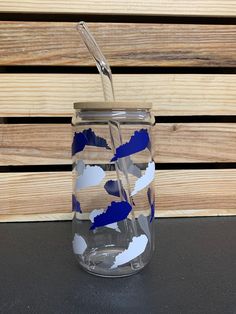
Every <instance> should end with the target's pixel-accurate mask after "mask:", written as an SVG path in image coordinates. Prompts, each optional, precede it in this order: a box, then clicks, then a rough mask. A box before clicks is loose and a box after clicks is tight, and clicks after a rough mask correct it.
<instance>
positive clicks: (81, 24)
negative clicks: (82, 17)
mask: <svg viewBox="0 0 236 314" xmlns="http://www.w3.org/2000/svg"><path fill="white" fill-rule="evenodd" d="M84 26H85V22H84V21H79V22H78V24H77V25H76V28H77V30H80V29H81V28H82V27H84Z"/></svg>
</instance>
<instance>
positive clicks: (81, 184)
mask: <svg viewBox="0 0 236 314" xmlns="http://www.w3.org/2000/svg"><path fill="white" fill-rule="evenodd" d="M105 176H106V173H105V171H104V170H103V169H102V168H101V167H99V166H89V165H88V166H86V167H85V169H84V172H83V173H82V175H81V176H79V177H78V178H77V179H76V190H77V191H79V190H81V189H84V188H87V187H89V186H95V185H98V184H100V183H101V181H102V180H103V179H104V178H105Z"/></svg>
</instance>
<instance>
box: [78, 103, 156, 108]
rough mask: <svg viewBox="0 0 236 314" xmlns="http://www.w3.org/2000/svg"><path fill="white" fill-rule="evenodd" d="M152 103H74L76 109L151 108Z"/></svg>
mask: <svg viewBox="0 0 236 314" xmlns="http://www.w3.org/2000/svg"><path fill="white" fill-rule="evenodd" d="M151 108H152V104H151V103H150V102H145V101H98V102H96V101H87V102H86V101H84V102H83V101H82V102H76V103H74V109H90V110H101V109H103V110H106V109H125V110H133V109H151Z"/></svg>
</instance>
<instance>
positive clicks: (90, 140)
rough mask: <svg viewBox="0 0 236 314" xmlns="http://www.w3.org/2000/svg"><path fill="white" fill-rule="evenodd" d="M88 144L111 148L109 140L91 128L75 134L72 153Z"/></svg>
mask: <svg viewBox="0 0 236 314" xmlns="http://www.w3.org/2000/svg"><path fill="white" fill-rule="evenodd" d="M86 145H88V146H96V147H104V148H106V149H109V150H110V149H111V148H110V147H109V145H108V143H107V141H106V140H105V139H104V138H102V137H100V136H97V135H96V134H95V133H94V131H93V130H92V129H91V128H89V129H87V130H84V131H83V132H79V133H75V134H74V139H73V143H72V155H75V154H77V153H79V152H81V151H82V150H83V149H84V147H85V146H86Z"/></svg>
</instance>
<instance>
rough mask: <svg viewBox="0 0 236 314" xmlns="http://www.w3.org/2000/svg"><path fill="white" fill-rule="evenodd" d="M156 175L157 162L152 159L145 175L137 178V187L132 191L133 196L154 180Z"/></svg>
mask: <svg viewBox="0 0 236 314" xmlns="http://www.w3.org/2000/svg"><path fill="white" fill-rule="evenodd" d="M154 176H155V162H154V161H152V162H149V163H148V166H147V168H146V170H145V173H144V175H143V176H142V177H141V178H139V179H137V181H136V182H135V187H134V190H133V191H132V193H131V196H133V195H135V194H137V193H138V192H139V191H141V190H142V189H144V188H145V187H147V186H148V185H149V184H150V183H151V182H152V181H153V179H154Z"/></svg>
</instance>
